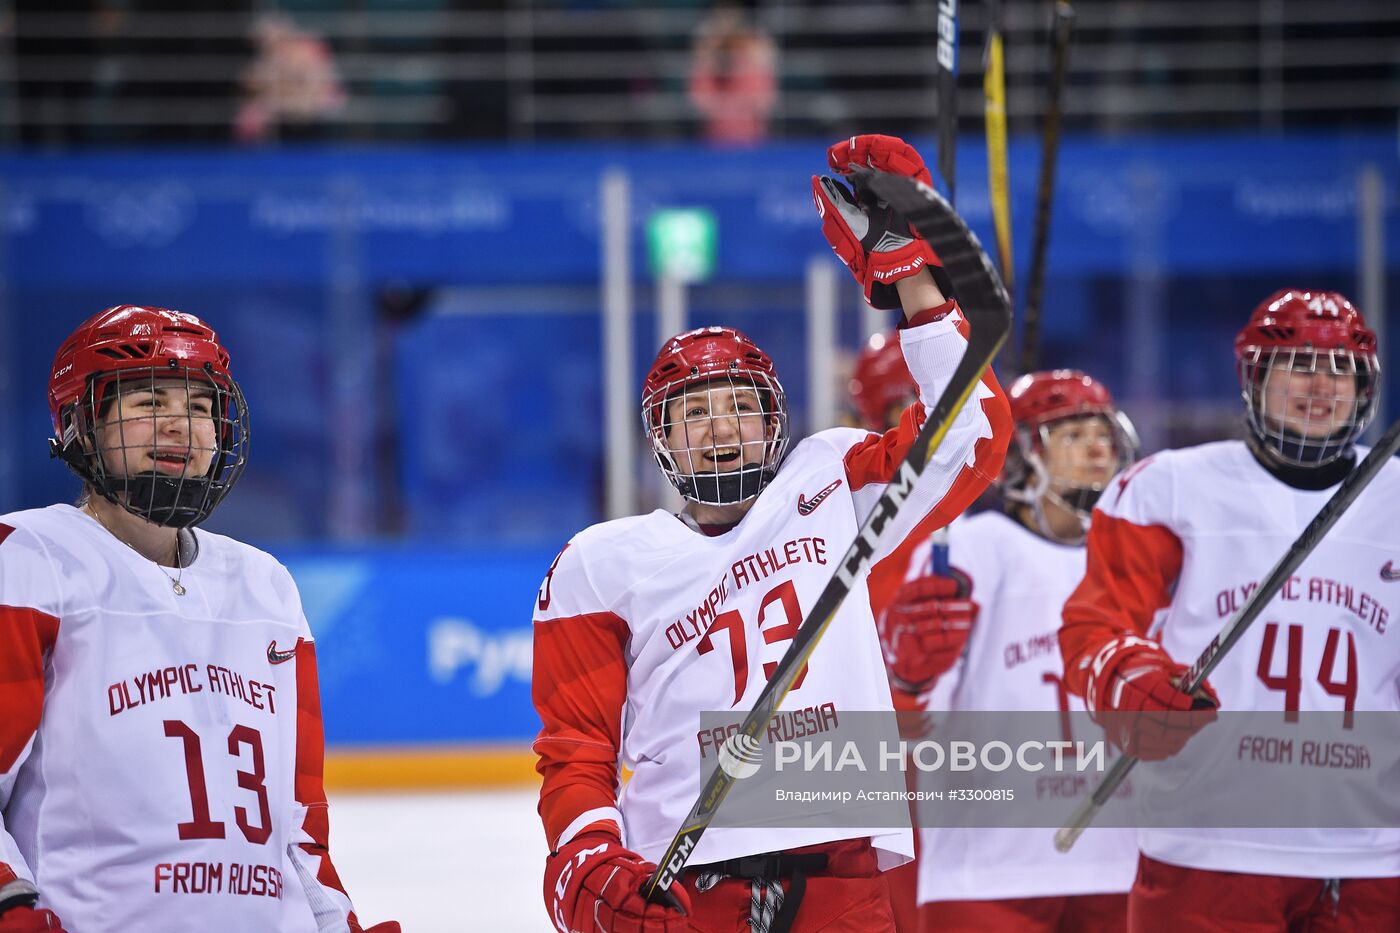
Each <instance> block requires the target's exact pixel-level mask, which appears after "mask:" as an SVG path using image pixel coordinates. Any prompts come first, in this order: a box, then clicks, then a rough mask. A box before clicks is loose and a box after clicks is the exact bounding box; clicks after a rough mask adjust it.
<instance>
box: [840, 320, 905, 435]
mask: <svg viewBox="0 0 1400 933" xmlns="http://www.w3.org/2000/svg"><path fill="white" fill-rule="evenodd" d="M850 392H851V401H853V402H854V403H855V406H856V411H858V412H859V413H860V420H861V425H862V426H863V427H864V428H865V429H866V430H867V431H885V430H887V429H888V428H889V427H890V423H889V420H890V418H889V415H890V409H891V408H893V407H895V406H899V407H901V408H903V407H904V406H906V405H908V404H909V403H910V402H913V401H914V400H915V399H917V398H918V397H919V384H918V383H917V382H915V381H914V376H913V374H912V373H910V372H909V364H908V363H906V362H905V361H904V351H903V350H901V349H900V348H899V331H892V332H891V333H888V334H872V335H871V337H870V340H869V341H867V342H866V344H865V346H864V347H863V348H862V349H861V351H860V355H859V356H857V357H856V365H855V368H854V369H853V370H852V371H851V384H850Z"/></svg>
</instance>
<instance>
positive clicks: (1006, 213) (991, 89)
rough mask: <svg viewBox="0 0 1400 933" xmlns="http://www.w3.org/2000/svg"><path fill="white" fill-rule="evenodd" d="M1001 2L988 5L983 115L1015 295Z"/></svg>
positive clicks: (1002, 248) (1004, 258)
mask: <svg viewBox="0 0 1400 933" xmlns="http://www.w3.org/2000/svg"><path fill="white" fill-rule="evenodd" d="M1004 51H1005V43H1004V42H1003V40H1002V26H1001V3H1000V2H998V0H991V2H990V3H988V4H987V47H986V49H985V50H984V51H983V53H982V98H983V102H984V103H983V111H982V112H983V116H984V118H985V119H984V124H985V127H986V134H987V194H988V197H989V199H990V200H991V202H992V223H993V225H994V226H995V227H996V237H997V258H998V259H1000V260H1001V277H1002V280H1003V281H1004V282H1006V287H1007V290H1008V291H1010V292H1012V293H1013V294H1014V293H1015V290H1016V264H1015V261H1014V260H1013V258H1012V255H1011V181H1010V177H1009V175H1010V172H1009V170H1008V169H1007V165H1006V162H1007V159H1006V64H1005V56H1004Z"/></svg>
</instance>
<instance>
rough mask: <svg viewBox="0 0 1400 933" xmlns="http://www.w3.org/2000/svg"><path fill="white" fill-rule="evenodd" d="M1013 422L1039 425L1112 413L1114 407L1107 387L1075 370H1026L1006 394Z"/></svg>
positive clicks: (1037, 426)
mask: <svg viewBox="0 0 1400 933" xmlns="http://www.w3.org/2000/svg"><path fill="white" fill-rule="evenodd" d="M1007 398H1008V400H1009V401H1010V402H1011V417H1012V418H1013V419H1014V420H1015V422H1016V424H1017V425H1020V426H1023V427H1028V428H1039V427H1041V426H1042V425H1046V424H1049V423H1050V422H1052V421H1059V420H1060V419H1061V418H1072V417H1074V416H1076V415H1113V414H1116V413H1117V411H1118V406H1116V405H1114V404H1113V396H1112V395H1110V394H1109V391H1108V388H1107V387H1106V386H1105V385H1104V384H1103V383H1102V382H1099V381H1098V380H1097V379H1094V378H1093V377H1092V376H1089V375H1086V374H1085V373H1082V372H1080V371H1079V370H1077V369H1055V370H1048V371H1045V372H1038V373H1027V374H1026V375H1024V376H1022V377H1021V378H1019V379H1017V380H1016V381H1015V382H1013V383H1012V384H1011V390H1010V392H1008V393H1007Z"/></svg>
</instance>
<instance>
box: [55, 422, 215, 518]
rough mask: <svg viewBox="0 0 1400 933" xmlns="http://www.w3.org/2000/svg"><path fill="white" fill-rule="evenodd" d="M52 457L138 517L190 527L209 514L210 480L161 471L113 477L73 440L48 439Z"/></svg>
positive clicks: (114, 503)
mask: <svg viewBox="0 0 1400 933" xmlns="http://www.w3.org/2000/svg"><path fill="white" fill-rule="evenodd" d="M49 456H51V457H54V458H56V459H59V460H62V461H63V462H64V463H66V464H67V465H68V467H69V469H71V470H72V471H73V472H74V473H76V474H78V476H79V477H80V478H81V479H82V480H83V481H85V482H86V483H87V484H88V485H90V486H91V487H92V488H93V489H94V490H96V492H97V493H98V495H100V496H102V498H104V499H106V500H107V501H108V502H111V503H112V504H113V505H119V506H121V507H122V508H123V509H125V510H126V511H128V512H130V513H131V514H132V515H135V516H137V517H138V518H144V519H145V520H146V521H148V522H150V523H152V524H153V525H162V526H164V527H166V528H189V527H190V526H191V525H197V524H198V523H199V522H200V521H202V520H203V519H204V518H206V517H208V514H209V503H208V499H209V481H208V480H207V479H203V478H195V477H176V476H164V475H162V474H159V473H138V474H137V475H135V476H123V477H112V476H107V475H106V474H105V473H102V474H100V473H98V472H95V471H94V470H93V469H92V468H91V466H90V465H89V463H88V457H87V455H86V454H84V453H83V449H82V445H81V444H79V443H78V442H77V441H72V442H70V443H69V444H67V445H66V446H63V447H60V446H59V445H58V442H57V441H55V440H52V439H50V440H49Z"/></svg>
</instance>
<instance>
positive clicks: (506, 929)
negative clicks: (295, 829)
mask: <svg viewBox="0 0 1400 933" xmlns="http://www.w3.org/2000/svg"><path fill="white" fill-rule="evenodd" d="M538 799H539V791H538V790H537V789H536V788H533V787H528V788H521V789H519V790H514V789H512V790H492V791H472V792H467V791H462V792H457V793H431V794H427V793H403V794H375V795H367V794H351V793H343V792H342V793H334V792H332V793H331V794H330V804H331V857H332V859H333V860H334V861H335V865H336V868H337V869H338V870H339V871H340V877H341V880H342V881H344V882H345V888H346V890H347V891H348V892H349V893H350V897H351V898H352V899H353V900H354V902H355V913H356V915H357V916H359V918H360V920H361V921H362V922H363V923H364V924H365V925H366V926H368V925H370V924H374V923H378V922H379V921H381V920H398V921H399V922H400V923H401V924H403V929H404V933H449V931H450V933H549V931H551V930H552V929H553V927H552V926H551V925H550V923H549V920H548V918H547V917H546V915H545V909H544V901H543V897H542V894H541V877H542V875H543V872H544V858H545V843H544V831H543V829H542V828H541V827H540V821H539V817H538V816H536V815H535V804H536V802H537V801H538Z"/></svg>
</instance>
